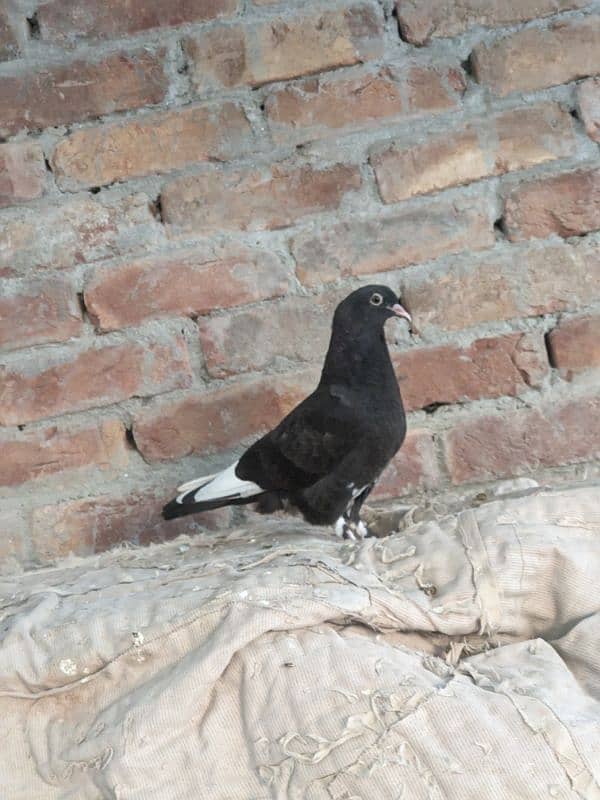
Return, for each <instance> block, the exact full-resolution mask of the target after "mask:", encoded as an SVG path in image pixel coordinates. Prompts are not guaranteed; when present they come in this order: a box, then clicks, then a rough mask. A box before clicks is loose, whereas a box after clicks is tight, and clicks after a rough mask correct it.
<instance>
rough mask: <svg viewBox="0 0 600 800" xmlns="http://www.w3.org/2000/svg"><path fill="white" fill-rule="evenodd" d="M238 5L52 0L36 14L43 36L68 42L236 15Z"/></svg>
mask: <svg viewBox="0 0 600 800" xmlns="http://www.w3.org/2000/svg"><path fill="white" fill-rule="evenodd" d="M239 5H240V3H239V0H194V1H193V2H190V0H169V2H167V3H165V2H164V0H102V2H100V3H99V2H98V0H78V2H77V3H73V2H72V0H49V2H47V3H43V4H42V5H41V6H39V8H38V12H37V14H38V22H39V25H40V33H41V37H42V39H44V40H48V41H52V42H60V43H65V44H66V43H69V42H73V41H76V40H77V39H81V38H94V39H118V38H120V37H122V36H127V35H128V34H133V33H140V32H141V31H146V30H150V29H151V28H167V27H171V26H175V25H184V24H185V23H187V22H205V21H207V20H211V19H216V18H217V17H223V16H230V15H231V14H235V12H236V11H238V9H239Z"/></svg>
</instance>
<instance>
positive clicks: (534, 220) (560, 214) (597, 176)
mask: <svg viewBox="0 0 600 800" xmlns="http://www.w3.org/2000/svg"><path fill="white" fill-rule="evenodd" d="M505 220H506V229H507V232H508V236H509V238H510V239H512V240H513V241H519V240H523V239H531V238H533V237H536V238H546V237H547V236H550V235H551V234H553V233H556V234H558V235H559V236H563V237H568V236H578V235H580V234H582V233H587V232H588V231H594V230H598V228H600V169H595V170H578V171H577V172H569V173H567V174H565V175H558V176H554V177H550V178H538V179H536V180H533V181H528V182H527V183H522V184H521V185H520V186H518V187H517V188H516V189H515V190H514V191H513V192H512V193H511V194H510V195H509V196H508V198H507V200H506V217H505Z"/></svg>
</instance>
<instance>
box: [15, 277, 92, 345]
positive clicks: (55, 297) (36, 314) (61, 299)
mask: <svg viewBox="0 0 600 800" xmlns="http://www.w3.org/2000/svg"><path fill="white" fill-rule="evenodd" d="M82 328H83V321H82V317H81V309H80V307H79V303H78V300H77V292H76V291H75V288H74V287H73V285H72V284H71V283H69V282H68V281H65V280H63V279H62V278H60V279H59V278H53V279H52V280H33V281H10V280H9V281H6V280H5V281H3V283H2V295H0V347H6V348H9V349H13V348H16V347H25V346H27V345H30V344H41V343H42V342H64V341H65V340H66V339H69V338H70V337H71V336H77V335H78V334H79V333H81V330H82Z"/></svg>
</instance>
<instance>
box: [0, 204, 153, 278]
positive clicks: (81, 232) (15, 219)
mask: <svg viewBox="0 0 600 800" xmlns="http://www.w3.org/2000/svg"><path fill="white" fill-rule="evenodd" d="M164 240H165V237H164V232H163V228H162V225H161V224H160V223H159V222H158V220H156V219H155V217H154V216H153V213H152V209H151V200H150V198H149V197H148V196H147V195H144V194H136V195H132V196H129V197H124V198H118V199H116V200H115V201H112V202H106V203H104V202H100V201H99V200H97V199H95V198H93V197H78V198H76V199H75V200H72V201H69V202H67V203H66V204H64V205H58V204H57V205H53V206H52V207H50V208H44V209H43V210H42V209H35V210H34V209H30V208H22V209H10V210H6V211H4V212H3V213H2V214H1V215H0V276H10V275H16V274H19V273H23V272H28V271H29V270H30V269H33V270H38V269H46V268H51V269H63V268H68V267H72V266H73V265H74V264H81V263H92V262H94V261H98V260H100V259H104V258H111V257H113V256H118V255H124V254H127V253H130V252H133V251H139V252H143V251H144V250H148V249H152V248H155V247H157V246H159V245H160V244H161V243H163V242H164Z"/></svg>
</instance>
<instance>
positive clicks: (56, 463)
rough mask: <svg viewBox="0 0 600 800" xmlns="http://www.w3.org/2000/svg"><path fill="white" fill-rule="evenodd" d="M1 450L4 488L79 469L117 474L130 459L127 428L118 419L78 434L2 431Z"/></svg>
mask: <svg viewBox="0 0 600 800" xmlns="http://www.w3.org/2000/svg"><path fill="white" fill-rule="evenodd" d="M0 447H1V448H2V460H1V461H0V485H2V486H15V485H17V484H19V483H24V482H25V481H30V480H35V479H38V478H44V477H46V476H48V475H53V474H55V473H59V472H60V473H62V472H64V471H65V470H72V469H77V468H79V467H89V466H95V467H100V468H101V469H104V470H113V471H115V470H117V469H119V468H121V467H123V466H125V464H126V463H127V460H128V445H127V439H126V437H125V426H124V425H123V423H122V422H120V421H119V420H109V421H107V422H102V423H98V424H96V425H93V426H90V427H87V428H82V429H81V430H78V431H75V432H74V431H72V430H70V429H67V428H62V429H58V428H57V427H56V426H53V427H51V428H44V429H42V430H33V431H22V432H21V431H17V432H15V433H11V434H8V433H4V434H3V433H2V432H1V431H0Z"/></svg>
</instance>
